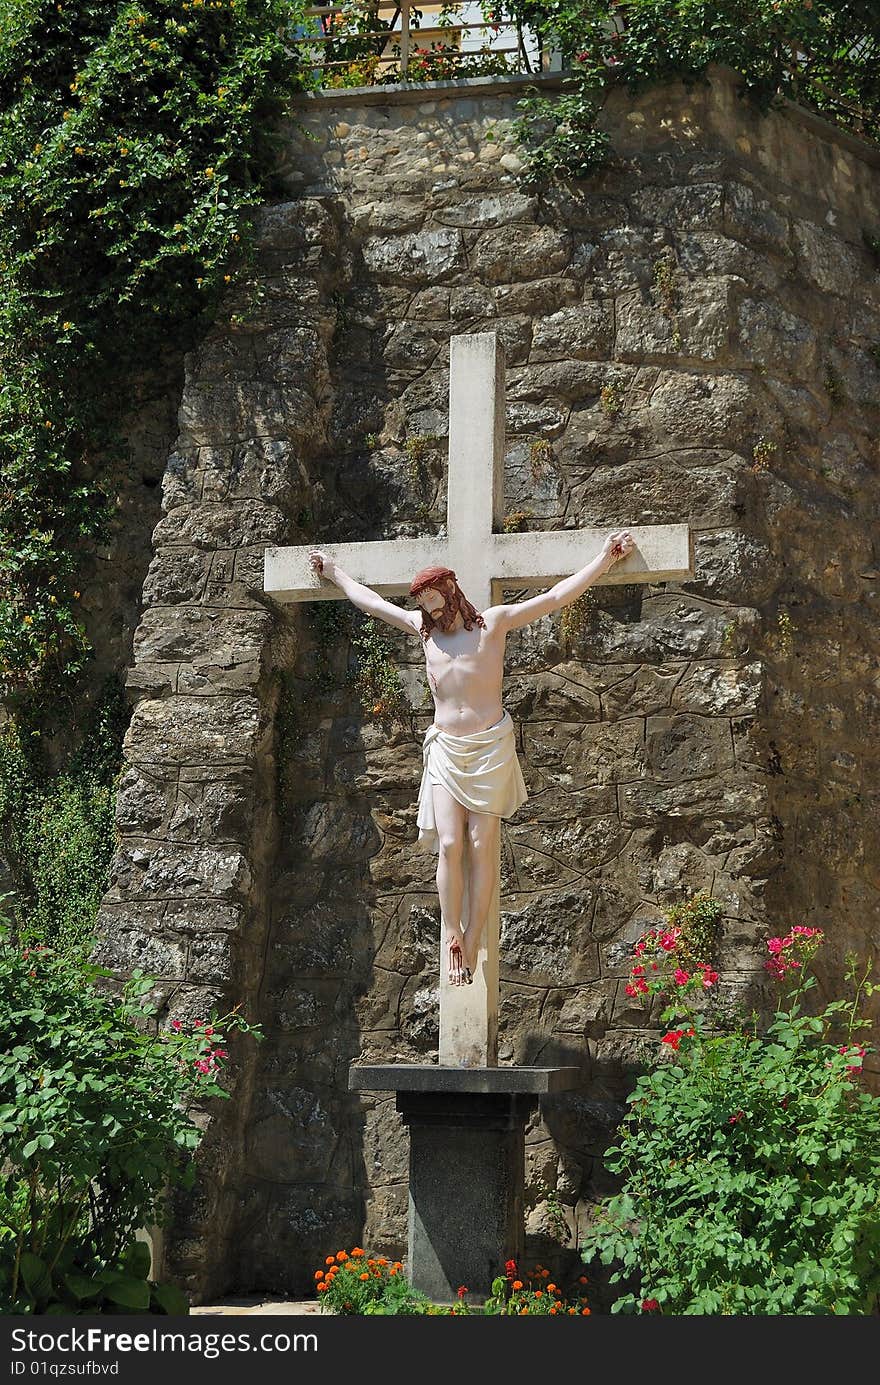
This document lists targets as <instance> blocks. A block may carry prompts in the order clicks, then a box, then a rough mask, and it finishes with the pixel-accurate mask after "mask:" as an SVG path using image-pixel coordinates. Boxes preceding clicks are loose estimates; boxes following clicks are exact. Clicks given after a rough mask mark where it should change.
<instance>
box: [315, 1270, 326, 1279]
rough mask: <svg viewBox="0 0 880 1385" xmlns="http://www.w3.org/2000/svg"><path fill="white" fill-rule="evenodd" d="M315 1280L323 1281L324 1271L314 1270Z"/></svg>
mask: <svg viewBox="0 0 880 1385" xmlns="http://www.w3.org/2000/svg"><path fill="white" fill-rule="evenodd" d="M315 1278H316V1279H323V1278H324V1271H323V1270H315Z"/></svg>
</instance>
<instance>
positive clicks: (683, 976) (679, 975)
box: [675, 967, 691, 986]
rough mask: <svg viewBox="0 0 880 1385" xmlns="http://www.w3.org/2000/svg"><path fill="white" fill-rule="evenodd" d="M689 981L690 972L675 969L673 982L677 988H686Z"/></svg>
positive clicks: (678, 968)
mask: <svg viewBox="0 0 880 1385" xmlns="http://www.w3.org/2000/svg"><path fill="white" fill-rule="evenodd" d="M690 979H691V977H690V972H687V971H682V969H681V967H676V969H675V980H676V982H677V984H678V985H679V986H686V985H687V983H688V982H689V981H690Z"/></svg>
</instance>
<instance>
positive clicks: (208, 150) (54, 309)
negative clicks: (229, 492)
mask: <svg viewBox="0 0 880 1385" xmlns="http://www.w3.org/2000/svg"><path fill="white" fill-rule="evenodd" d="M299 12H300V8H299V0H294V3H293V4H291V3H288V0H122V3H118V4H107V3H105V0H0V33H2V35H3V39H2V43H0V695H2V697H3V699H4V701H5V702H6V703H7V705H12V706H17V705H19V704H20V702H21V700H22V699H23V698H27V697H33V696H39V694H40V692H41V690H46V689H49V688H52V689H53V690H55V689H57V687H58V685H59V682H67V683H70V682H72V681H75V678H76V675H77V674H78V672H79V671H80V669H81V668H82V667H83V665H84V663H85V660H86V659H87V658H88V657H89V654H90V645H89V642H88V638H87V635H86V630H85V626H84V624H83V621H82V619H81V615H80V612H79V609H78V605H77V603H78V599H79V590H78V583H77V564H78V558H79V554H80V552H81V549H82V546H83V545H84V544H94V543H100V542H105V541H106V539H107V535H108V527H109V525H110V522H111V520H112V517H113V512H114V497H113V495H112V493H111V488H110V486H109V482H108V477H109V476H110V475H111V474H112V468H113V464H114V462H117V461H119V460H121V459H122V458H123V456H124V453H125V439H124V438H123V437H122V435H121V433H120V419H121V417H122V415H123V412H124V406H125V403H126V401H127V400H128V399H130V398H131V393H132V381H133V378H134V376H135V375H136V374H137V373H138V372H140V371H141V370H142V369H143V364H144V362H149V361H150V359H151V357H156V356H158V355H159V354H160V353H161V352H162V351H163V349H167V346H168V344H169V343H171V342H173V343H174V345H175V347H176V348H177V349H178V350H186V349H188V348H189V347H190V346H191V345H192V344H193V343H194V342H196V341H197V340H199V339H200V337H201V336H203V335H204V332H205V330H206V328H207V326H208V325H209V323H210V322H211V320H212V319H213V317H214V315H215V313H216V309H217V304H218V301H219V299H220V296H221V295H222V294H223V293H224V292H225V291H226V290H228V289H229V287H230V285H234V283H235V281H236V279H237V278H238V276H239V275H240V274H241V272H242V269H243V266H244V265H245V264H246V263H248V262H249V261H251V260H252V258H253V238H252V231H253V223H252V221H251V220H250V219H249V217H248V216H247V209H248V208H249V207H250V206H252V205H254V204H259V203H261V202H263V201H265V200H267V199H269V198H270V197H271V195H272V193H273V187H272V174H271V168H272V166H273V156H274V150H275V146H276V142H277V140H278V138H279V136H278V135H277V133H275V132H273V130H272V126H273V124H275V123H277V119H278V117H279V116H280V115H281V114H282V112H283V111H284V109H285V103H286V100H287V98H288V97H289V95H290V93H291V91H293V90H294V89H295V88H296V87H297V85H298V84H299V78H298V72H297V66H296V61H297V60H296V56H295V53H294V51H293V49H292V48H289V46H288V44H287V43H286V37H287V35H288V34H289V33H290V32H291V30H292V27H293V26H294V24H295V22H296V20H297V16H298V14H299Z"/></svg>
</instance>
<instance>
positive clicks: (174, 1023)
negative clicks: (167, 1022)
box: [171, 1020, 180, 1034]
mask: <svg viewBox="0 0 880 1385" xmlns="http://www.w3.org/2000/svg"><path fill="white" fill-rule="evenodd" d="M171 1028H172V1029H173V1030H174V1032H175V1034H176V1033H177V1031H178V1030H179V1029H180V1020H172V1021H171Z"/></svg>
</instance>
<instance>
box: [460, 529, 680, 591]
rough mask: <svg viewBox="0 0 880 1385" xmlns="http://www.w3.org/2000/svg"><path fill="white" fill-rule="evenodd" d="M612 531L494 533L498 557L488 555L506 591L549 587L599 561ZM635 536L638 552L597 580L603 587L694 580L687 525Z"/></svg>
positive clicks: (635, 531)
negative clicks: (629, 583) (550, 583)
mask: <svg viewBox="0 0 880 1385" xmlns="http://www.w3.org/2000/svg"><path fill="white" fill-rule="evenodd" d="M609 528H610V526H609V525H605V527H604V528H602V529H557V530H555V531H552V532H550V531H544V532H542V533H536V534H493V535H492V539H491V544H492V552H491V555H487V557H488V563H489V565H490V566H491V570H492V577H493V580H494V581H495V582H496V583H503V584H504V585H505V586H519V587H537V586H541V587H543V586H545V585H546V584H547V583H548V582H554V581H556V580H558V578H560V577H568V576H570V575H571V574H572V573H573V572H578V571H579V570H580V569H581V568H582V567H586V565H587V563H589V562H591V561H592V560H593V558H595V557H597V556H598V554H599V553H600V552H601V550H602V545H603V544H604V542H605V540H606V538H607V537H608V533H609ZM629 533H630V534H632V537H633V539H634V541H635V547H634V548H633V550H632V552H631V553H629V554H628V556H627V557H626V558H621V559H619V561H618V562H616V563H615V564H614V566H613V567H611V568H609V569H608V571H607V572H606V573H603V574H602V576H601V577H599V578H597V581H596V584H597V585H598V584H599V583H602V584H603V585H612V584H618V585H619V584H622V583H624V582H676V581H682V580H685V579H687V578H690V577H693V575H694V570H693V536H692V534H691V531H690V528H689V526H688V525H687V524H658V525H646V526H645V527H644V528H642V529H630V530H629Z"/></svg>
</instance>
